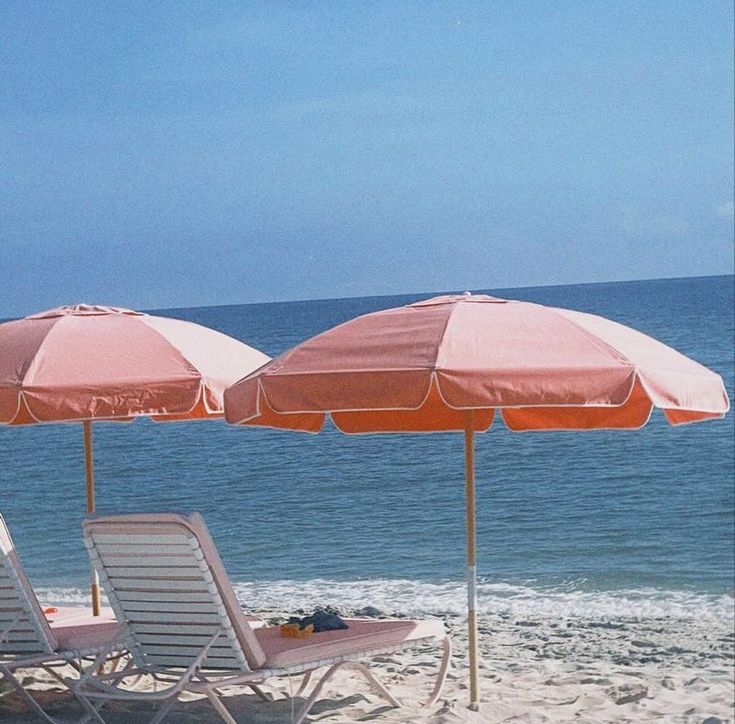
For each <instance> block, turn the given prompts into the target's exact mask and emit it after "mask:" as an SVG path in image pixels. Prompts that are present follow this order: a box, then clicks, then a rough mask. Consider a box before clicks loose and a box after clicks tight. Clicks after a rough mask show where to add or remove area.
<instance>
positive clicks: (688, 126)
mask: <svg viewBox="0 0 735 724" xmlns="http://www.w3.org/2000/svg"><path fill="white" fill-rule="evenodd" d="M732 55H733V9H732V3H731V2H719V1H718V0H708V1H707V2H701V3H696V2H676V1H675V0H659V1H657V2H645V1H641V2H624V1H620V2H618V1H615V0H614V1H613V2H596V1H585V2H582V1H581V0H580V1H579V2H564V1H561V2H554V3H548V2H532V1H531V0H525V1H522V2H513V3H509V2H495V1H492V0H487V1H486V2H481V1H478V2H460V1H457V2H431V1H428V0H427V1H425V2H419V1H418V0H417V1H416V2H401V1H400V0H398V1H396V0H392V1H391V2H385V3H383V2H347V1H346V0H345V1H343V2H336V1H335V2H310V1H309V0H301V1H300V2H277V1H275V0H273V1H271V2H225V1H219V0H218V1H215V0H212V1H211V2H187V0H176V1H172V2H167V1H165V0H163V1H158V2H155V3H150V2H125V1H124V0H119V1H118V2H115V3H98V4H95V3H92V4H89V3H86V2H85V3H82V2H73V1H71V0H70V1H67V2H62V1H58V2H48V3H47V2H41V1H40V0H18V1H15V0H4V2H3V3H2V4H1V5H0V164H1V168H2V173H1V174H0V244H1V245H2V251H3V259H4V265H5V274H4V278H3V284H2V285H1V286H0V317H7V316H17V315H22V314H27V313H31V312H33V311H35V310H39V309H42V308H46V307H50V306H56V305H58V304H63V303H74V302H78V301H86V302H98V303H108V304H117V305H121V306H130V307H136V308H160V307H175V306H194V305H206V304H230V303H244V302H253V301H275V300H285V299H308V298H324V297H341V296H353V295H372V294H391V293H410V292H424V291H434V290H446V289H457V290H461V289H480V288H492V287H509V286H530V285H545V284H561V283H576V282H592V281H603V280H618V279H637V278H638V279H640V278H655V277H670V276H690V275H692V276H693V275H704V274H726V273H732V271H733V64H732Z"/></svg>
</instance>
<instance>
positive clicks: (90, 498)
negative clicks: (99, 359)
mask: <svg viewBox="0 0 735 724" xmlns="http://www.w3.org/2000/svg"><path fill="white" fill-rule="evenodd" d="M82 425H83V427H84V469H85V473H86V479H87V515H91V514H92V513H94V511H95V504H94V458H93V457H92V421H91V420H84V422H83V423H82ZM92 615H93V616H99V615H100V580H99V576H98V575H97V571H95V570H94V569H93V570H92Z"/></svg>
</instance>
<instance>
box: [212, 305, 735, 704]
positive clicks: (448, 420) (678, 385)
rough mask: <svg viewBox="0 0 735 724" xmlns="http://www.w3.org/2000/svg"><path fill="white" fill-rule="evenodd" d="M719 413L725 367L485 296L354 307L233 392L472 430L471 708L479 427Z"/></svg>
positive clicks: (241, 403) (366, 421)
mask: <svg viewBox="0 0 735 724" xmlns="http://www.w3.org/2000/svg"><path fill="white" fill-rule="evenodd" d="M654 407H658V408H661V409H662V410H663V412H664V415H665V416H666V418H667V419H668V421H669V422H670V423H671V424H674V425H679V424H683V423H689V422H695V421H698V420H706V419H708V418H716V417H722V416H723V415H724V414H725V413H726V412H727V410H728V409H729V400H728V397H727V393H726V392H725V388H724V384H723V382H722V378H721V377H720V376H719V375H717V374H715V373H714V372H711V371H710V370H708V369H707V368H705V367H703V366H702V365H700V364H698V363H697V362H695V361H693V360H691V359H689V358H688V357H685V356H684V355H682V354H680V353H679V352H677V351H675V350H674V349H672V348H670V347H668V346H666V345H664V344H662V343H660V342H658V341H656V340H654V339H652V338H651V337H648V336H646V335H645V334H642V333H640V332H637V331H635V330H633V329H631V328H629V327H626V326H624V325H622V324H618V323H616V322H613V321H610V320H608V319H604V318H602V317H599V316H595V315H592V314H586V313H582V312H575V311H570V310H566V309H558V308H552V307H546V306H543V305H539V304H532V303H528V302H521V301H514V300H506V299H496V298H494V297H490V296H486V295H472V294H469V293H465V294H463V295H449V296H440V297H435V298H433V299H429V300H426V301H421V302H417V303H415V304H410V305H407V306H403V307H398V308H395V309H386V310H383V311H379V312H374V313H372V314H367V315H364V316H361V317H357V318H356V319H353V320H351V321H348V322H345V323H344V324H341V325H339V326H337V327H334V328H332V329H330V330H328V331H326V332H324V333H322V334H319V335H317V336H315V337H312V338H311V339H309V340H306V341H305V342H302V343H301V344H299V345H297V346H296V347H294V348H293V349H291V350H289V351H288V352H286V353H284V354H282V355H281V356H279V357H277V358H276V359H274V360H272V361H271V362H269V363H268V364H267V365H265V366H263V367H262V368H261V369H260V370H258V371H256V372H254V373H252V374H250V375H248V376H246V377H245V378H243V379H242V380H240V381H239V382H237V383H236V384H235V385H233V386H232V387H230V388H228V389H227V390H226V391H225V417H226V419H227V421H228V422H230V423H232V424H243V425H264V426H270V427H278V428H288V429H295V430H303V431H308V432H318V431H319V430H320V429H321V427H322V426H323V424H324V420H325V417H326V416H327V415H330V416H331V419H332V421H333V422H334V424H335V425H336V426H337V428H339V429H340V430H341V431H342V432H346V433H365V432H418V431H421V432H428V431H452V430H456V431H463V432H464V434H465V442H466V490H467V537H468V545H467V565H468V589H469V596H468V599H469V624H470V697H471V702H470V705H471V707H472V708H476V707H477V704H478V701H479V692H478V677H477V668H478V667H477V632H476V614H475V609H476V605H475V603H476V600H475V599H476V596H475V523H474V520H475V512H474V510H475V504H474V456H473V433H474V432H476V431H484V430H487V429H488V428H489V427H490V426H491V424H492V422H493V418H494V415H495V412H496V410H498V411H499V414H500V416H501V417H502V418H503V420H504V421H505V424H506V425H507V426H508V427H509V428H510V429H511V430H587V429H599V428H617V429H626V428H628V429H635V428H639V427H642V426H643V425H645V424H646V422H647V421H648V419H649V418H650V416H651V412H652V410H653V408H654Z"/></svg>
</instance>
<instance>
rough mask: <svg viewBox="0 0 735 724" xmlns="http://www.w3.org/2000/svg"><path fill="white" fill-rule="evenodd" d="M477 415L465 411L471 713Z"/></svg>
mask: <svg viewBox="0 0 735 724" xmlns="http://www.w3.org/2000/svg"><path fill="white" fill-rule="evenodd" d="M474 434H475V431H474V415H473V412H472V410H468V411H466V412H465V429H464V450H465V490H466V504H467V624H468V626H469V653H470V705H469V708H470V709H471V710H472V711H478V710H479V708H480V682H479V676H478V655H477V551H476V536H475V440H474Z"/></svg>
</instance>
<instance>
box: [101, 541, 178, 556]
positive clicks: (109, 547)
mask: <svg viewBox="0 0 735 724" xmlns="http://www.w3.org/2000/svg"><path fill="white" fill-rule="evenodd" d="M95 550H96V551H97V553H98V554H99V555H101V556H106V555H113V556H139V555H141V554H144V553H145V551H146V548H145V546H144V545H142V544H141V543H131V544H130V545H127V544H125V543H100V544H99V545H95ZM156 552H157V553H159V554H161V555H165V556H190V555H191V554H192V550H191V546H190V545H189V544H188V543H158V544H156Z"/></svg>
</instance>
